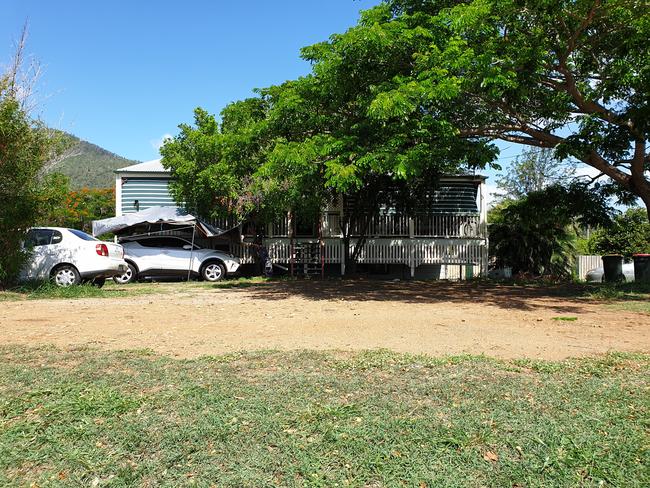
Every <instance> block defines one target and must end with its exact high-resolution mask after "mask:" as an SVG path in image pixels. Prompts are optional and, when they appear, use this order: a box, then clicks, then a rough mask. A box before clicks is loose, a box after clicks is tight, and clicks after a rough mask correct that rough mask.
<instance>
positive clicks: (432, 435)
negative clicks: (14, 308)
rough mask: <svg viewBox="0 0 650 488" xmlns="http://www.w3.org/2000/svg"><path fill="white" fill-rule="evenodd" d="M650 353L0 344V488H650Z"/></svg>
mask: <svg viewBox="0 0 650 488" xmlns="http://www.w3.org/2000/svg"><path fill="white" fill-rule="evenodd" d="M649 373H650V356H646V355H621V354H611V355H608V356H604V357H599V358H592V359H581V360H572V361H566V362H561V363H552V362H531V361H511V362H502V361H496V360H491V359H487V358H482V357H456V358H442V359H434V358H428V357H416V356H405V355H398V354H393V353H389V352H385V351H376V352H367V353H356V354H351V353H350V354H348V353H316V352H293V353H281V352H260V353H249V354H234V355H228V356H221V357H211V358H202V359H196V360H186V361H179V360H174V359H170V358H166V357H160V356H156V355H153V354H149V353H147V352H113V353H111V352H103V351H99V350H89V349H81V350H67V351H62V350H58V349H54V348H38V349H32V348H19V347H4V348H0V453H1V455H0V485H2V486H14V485H15V486H170V487H172V486H174V487H175V486H190V485H195V486H220V487H221V486H233V487H240V486H251V487H261V486H323V487H333V486H355V487H393V486H409V487H417V488H420V487H434V486H435V487H460V486H471V487H478V486H490V487H563V486H580V487H583V486H625V487H634V486H639V487H641V486H650V445H649V441H650V439H649V436H648V429H650V411H649V409H650V390H649V388H650V379H649V378H650V375H649Z"/></svg>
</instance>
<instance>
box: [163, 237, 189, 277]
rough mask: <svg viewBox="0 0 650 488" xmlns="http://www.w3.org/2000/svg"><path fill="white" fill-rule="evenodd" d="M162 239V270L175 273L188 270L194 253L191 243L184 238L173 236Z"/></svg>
mask: <svg viewBox="0 0 650 488" xmlns="http://www.w3.org/2000/svg"><path fill="white" fill-rule="evenodd" d="M161 241H162V242H161V244H162V246H161V248H160V261H161V265H162V270H163V271H171V272H173V273H179V272H184V271H187V270H188V268H189V266H190V258H191V256H192V254H193V253H192V250H191V248H190V246H191V245H190V244H189V243H188V242H186V241H185V240H183V239H176V238H173V237H168V238H162V239H161ZM186 248H187V249H186Z"/></svg>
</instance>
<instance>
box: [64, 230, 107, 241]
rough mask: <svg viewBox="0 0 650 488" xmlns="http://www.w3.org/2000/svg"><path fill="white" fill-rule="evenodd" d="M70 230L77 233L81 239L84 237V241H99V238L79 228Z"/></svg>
mask: <svg viewBox="0 0 650 488" xmlns="http://www.w3.org/2000/svg"><path fill="white" fill-rule="evenodd" d="M68 230H69V231H70V232H72V233H73V234H74V235H76V236H77V237H78V238H79V239H83V240H84V241H98V240H99V239H95V238H94V237H93V236H89V235H88V234H86V233H85V232H81V231H80V230H77V229H68Z"/></svg>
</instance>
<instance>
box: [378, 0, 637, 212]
mask: <svg viewBox="0 0 650 488" xmlns="http://www.w3.org/2000/svg"><path fill="white" fill-rule="evenodd" d="M374 12H375V13H374V17H375V19H376V26H377V27H376V29H377V31H378V32H382V33H387V34H386V35H390V33H391V32H394V31H395V29H396V27H395V26H396V25H399V26H402V27H403V29H404V30H403V31H402V33H401V34H400V35H401V36H402V37H403V38H404V39H413V38H417V37H418V36H420V37H421V36H422V33H425V35H426V36H428V37H429V39H427V41H425V42H420V43H418V44H417V46H415V48H414V49H413V50H412V51H411V52H409V53H405V56H404V58H403V62H404V69H403V71H402V73H401V75H400V76H394V77H392V78H387V79H386V80H385V82H384V83H382V84H381V85H379V86H377V87H376V88H375V100H374V101H373V102H372V104H371V108H372V110H371V114H372V115H374V116H375V117H378V118H380V119H381V120H384V121H385V122H386V123H391V121H394V120H403V119H408V120H412V119H429V118H431V119H435V120H437V121H438V123H440V124H443V123H444V124H447V125H448V126H449V127H451V128H452V129H451V130H452V131H453V132H454V133H455V134H457V135H458V136H459V137H467V138H487V139H500V140H502V141H509V142H514V143H518V144H524V145H528V146H534V147H539V148H549V149H553V150H554V151H555V152H556V154H557V155H558V157H559V158H560V159H561V158H565V157H569V156H571V157H573V158H575V159H577V160H578V161H581V162H583V163H585V164H587V165H589V166H592V167H593V168H596V169H597V170H598V171H599V172H601V173H602V174H603V175H606V176H607V177H609V178H610V179H611V181H612V182H613V183H615V184H616V185H617V186H618V187H619V188H620V189H622V190H623V192H627V193H631V194H632V195H635V196H637V197H640V198H641V199H642V200H643V202H644V204H645V206H646V209H647V210H648V212H650V180H649V173H648V171H649V170H650V156H649V151H648V138H649V137H648V134H649V128H650V122H649V121H650V110H649V108H648V99H649V97H650V55H649V51H648V39H649V38H650V21H649V19H650V3H648V2H647V1H645V0H544V1H540V0H473V1H454V0H389V1H387V2H386V3H384V4H383V5H381V6H379V7H377V8H376V9H375V10H374ZM412 137H413V138H416V137H418V136H417V135H415V134H413V135H412Z"/></svg>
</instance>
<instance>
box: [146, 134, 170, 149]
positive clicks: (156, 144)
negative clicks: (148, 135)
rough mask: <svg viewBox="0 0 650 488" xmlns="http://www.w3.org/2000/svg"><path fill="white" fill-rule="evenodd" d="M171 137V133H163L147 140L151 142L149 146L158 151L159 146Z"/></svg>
mask: <svg viewBox="0 0 650 488" xmlns="http://www.w3.org/2000/svg"><path fill="white" fill-rule="evenodd" d="M172 138H173V136H172V135H171V134H163V135H162V136H160V137H159V138H158V139H152V140H151V141H149V142H150V143H151V147H153V148H154V149H155V150H156V151H160V148H161V147H162V146H163V144H164V143H165V141H167V140H168V139H172Z"/></svg>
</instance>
